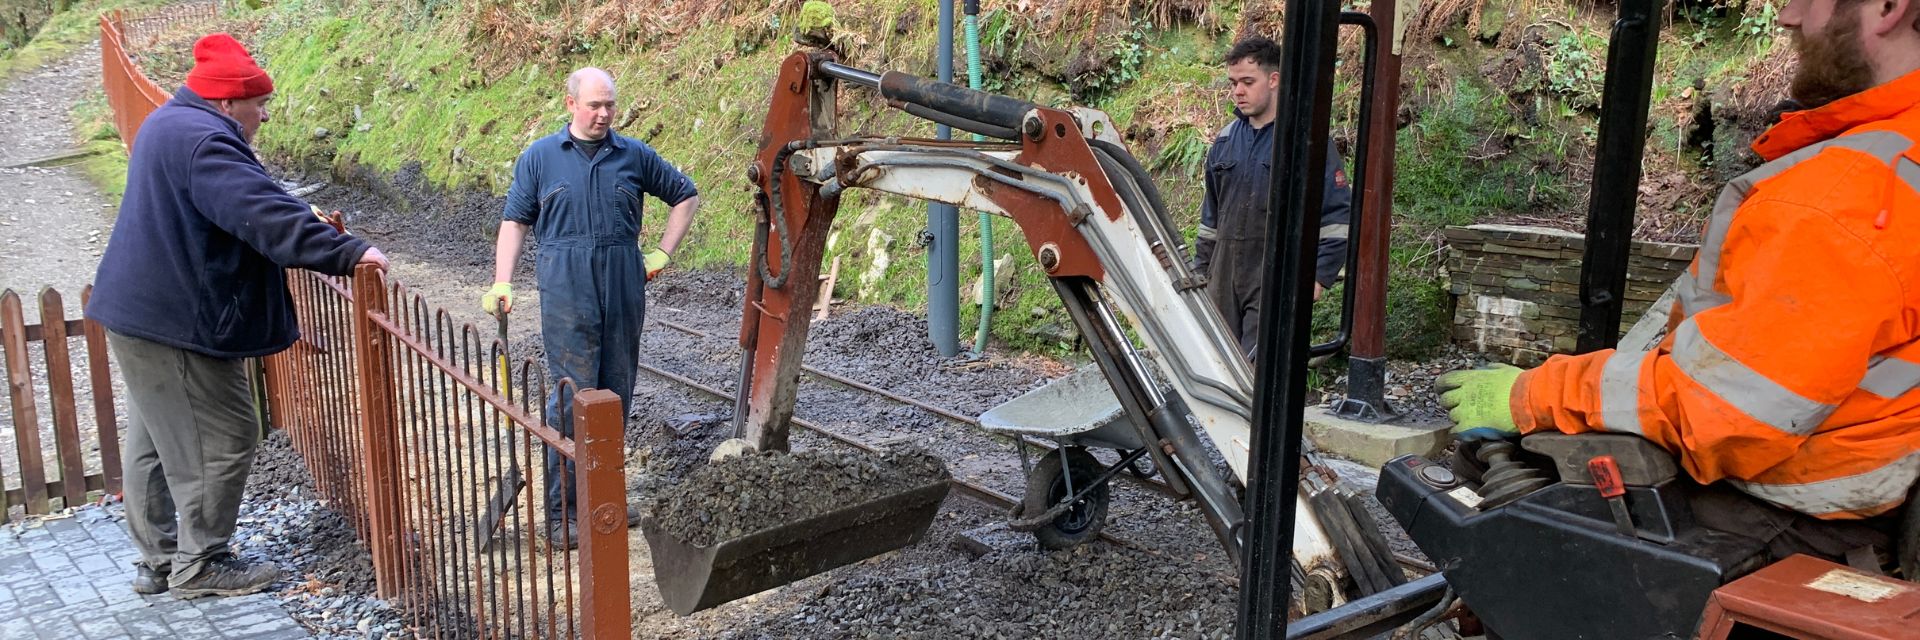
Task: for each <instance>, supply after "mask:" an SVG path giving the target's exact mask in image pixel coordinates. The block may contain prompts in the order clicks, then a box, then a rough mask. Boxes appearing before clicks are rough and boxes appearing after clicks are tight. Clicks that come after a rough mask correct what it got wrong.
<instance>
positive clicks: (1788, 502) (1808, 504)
mask: <svg viewBox="0 0 1920 640" xmlns="http://www.w3.org/2000/svg"><path fill="white" fill-rule="evenodd" d="M1916 477H1920V451H1917V452H1914V453H1909V454H1907V455H1906V457H1903V458H1901V459H1899V460H1895V461H1893V462H1890V463H1887V464H1886V465H1883V466H1881V467H1880V468H1878V469H1874V470H1872V471H1868V472H1866V473H1862V474H1858V475H1851V476H1846V477H1844V478H1834V479H1832V480H1821V481H1818V482H1807V483H1802V484H1771V483H1762V482H1741V481H1738V480H1728V481H1727V483H1728V484H1731V485H1733V486H1734V487H1735V488H1737V489H1739V490H1741V491H1745V492H1747V493H1748V494H1750V495H1752V496H1754V497H1756V498H1760V499H1762V500H1766V501H1767V502H1771V503H1774V504H1777V505H1780V506H1782V507H1786V508H1788V509H1792V510H1794V511H1798V512H1801V513H1805V514H1809V515H1821V514H1828V513H1840V512H1846V511H1864V510H1867V509H1872V508H1875V507H1881V506H1885V505H1889V504H1893V503H1895V502H1899V501H1900V500H1901V499H1903V498H1905V497H1906V496H1907V490H1908V489H1910V488H1912V487H1913V481H1914V479H1915V478H1916Z"/></svg>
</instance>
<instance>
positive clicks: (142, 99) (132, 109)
mask: <svg viewBox="0 0 1920 640" xmlns="http://www.w3.org/2000/svg"><path fill="white" fill-rule="evenodd" d="M126 24H127V18H126V14H124V13H122V12H120V11H118V10H115V11H109V12H107V13H104V14H101V15H100V84H101V86H102V87H104V88H105V89H106V92H107V103H108V104H110V105H112V106H113V125H114V127H115V128H116V129H118V130H119V131H120V142H121V143H122V144H125V145H127V149H129V150H131V149H133V139H134V137H135V136H137V135H139V133H140V123H142V122H146V120H147V116H148V115H149V114H152V113H153V111H154V110H155V109H159V108H160V105H163V104H166V103H167V99H168V98H169V97H171V96H170V95H169V94H168V93H167V91H166V90H165V89H162V88H160V85H157V84H154V83H153V80H150V79H148V78H147V74H145V73H143V72H141V71H140V65H138V64H135V63H134V61H133V58H132V57H131V56H130V55H128V53H127V41H126V37H125V28H126Z"/></svg>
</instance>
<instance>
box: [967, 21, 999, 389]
mask: <svg viewBox="0 0 1920 640" xmlns="http://www.w3.org/2000/svg"><path fill="white" fill-rule="evenodd" d="M965 10H966V29H967V86H968V87H971V88H973V89H979V88H980V0H967V4H966V9H965ZM985 139H986V137H985V136H982V135H980V134H977V133H976V134H973V141H974V142H980V141H982V140H985ZM993 289H994V287H993V215H992V214H989V213H986V212H981V213H980V329H979V331H976V332H974V334H973V352H974V353H986V352H987V335H988V332H987V327H988V326H989V325H990V324H991V323H992V322H993V300H994V297H995V296H994V290H993Z"/></svg>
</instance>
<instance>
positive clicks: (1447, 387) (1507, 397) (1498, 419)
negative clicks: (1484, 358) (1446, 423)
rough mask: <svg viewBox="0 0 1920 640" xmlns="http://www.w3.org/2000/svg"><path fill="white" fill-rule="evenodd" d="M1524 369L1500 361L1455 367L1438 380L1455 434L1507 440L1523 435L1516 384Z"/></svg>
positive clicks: (1441, 399) (1436, 385)
mask: <svg viewBox="0 0 1920 640" xmlns="http://www.w3.org/2000/svg"><path fill="white" fill-rule="evenodd" d="M1520 372H1521V369H1520V368H1519V367H1515V366H1513V365H1508V364H1496V365H1492V366H1488V367H1481V368H1479V369H1471V370H1465V371H1454V372H1450V373H1447V374H1445V375H1442V376H1440V377H1439V378H1438V379H1436V380H1434V388H1435V390H1438V391H1439V392H1440V406H1442V407H1445V408H1446V409H1448V412H1447V417H1449V418H1452V419H1453V437H1455V438H1457V439H1460V440H1506V439H1510V438H1518V437H1520V427H1518V426H1515V425H1514V423H1513V385H1514V382H1516V381H1517V380H1519V378H1520Z"/></svg>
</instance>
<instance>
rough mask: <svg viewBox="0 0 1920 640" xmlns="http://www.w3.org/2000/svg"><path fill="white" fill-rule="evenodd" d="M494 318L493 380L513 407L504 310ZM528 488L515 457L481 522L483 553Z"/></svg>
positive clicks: (509, 424)
mask: <svg viewBox="0 0 1920 640" xmlns="http://www.w3.org/2000/svg"><path fill="white" fill-rule="evenodd" d="M494 317H495V318H498V319H499V321H500V323H499V332H498V333H497V334H495V335H496V337H498V338H499V339H500V355H499V356H497V357H495V358H494V380H495V384H496V385H497V387H498V389H499V391H500V395H501V397H504V398H506V399H507V403H508V404H512V403H513V367H512V365H509V364H508V361H507V310H506V309H501V310H500V311H499V312H498V313H495V314H494ZM513 427H514V425H513V418H509V417H507V416H504V415H503V416H500V428H501V429H512V428H513ZM507 452H508V454H509V455H512V453H513V448H512V447H509V448H508V449H507ZM526 486H527V480H526V478H525V477H524V476H523V475H521V473H520V461H519V460H518V459H517V457H515V458H514V459H511V460H510V461H509V462H508V464H507V471H506V473H503V474H501V475H500V483H499V486H497V487H495V488H494V493H493V497H492V498H490V499H488V500H487V515H486V518H485V519H484V520H481V521H480V541H479V542H480V550H481V551H491V550H492V549H493V541H494V540H495V539H496V538H498V536H499V534H500V530H501V528H502V527H503V525H504V524H505V521H506V517H507V513H508V512H510V511H512V510H513V503H514V500H515V499H516V498H519V497H520V490H522V489H525V488H526Z"/></svg>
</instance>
